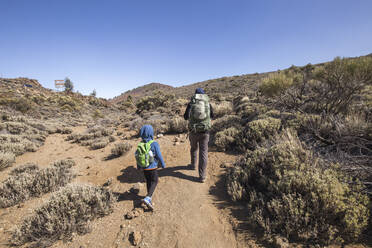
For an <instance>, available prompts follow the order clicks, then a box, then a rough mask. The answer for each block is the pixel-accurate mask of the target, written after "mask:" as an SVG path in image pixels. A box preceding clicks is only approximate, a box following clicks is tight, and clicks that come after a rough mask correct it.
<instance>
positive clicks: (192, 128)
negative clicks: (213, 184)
mask: <svg viewBox="0 0 372 248" xmlns="http://www.w3.org/2000/svg"><path fill="white" fill-rule="evenodd" d="M183 117H184V118H185V120H189V125H188V126H189V138H190V145H191V151H190V154H191V164H190V165H189V168H190V169H191V170H195V168H196V161H197V157H198V149H199V164H198V168H199V180H200V182H201V183H204V182H205V180H206V177H207V163H208V142H209V130H210V128H211V119H212V118H213V109H212V106H211V105H210V103H209V97H208V96H207V95H206V94H205V92H204V90H203V89H202V88H197V89H196V90H195V95H194V96H192V97H191V100H190V102H189V104H188V105H187V108H186V111H185V114H184V115H183Z"/></svg>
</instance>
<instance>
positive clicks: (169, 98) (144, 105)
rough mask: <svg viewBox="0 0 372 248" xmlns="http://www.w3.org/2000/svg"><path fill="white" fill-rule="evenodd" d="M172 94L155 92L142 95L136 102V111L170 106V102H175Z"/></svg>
mask: <svg viewBox="0 0 372 248" xmlns="http://www.w3.org/2000/svg"><path fill="white" fill-rule="evenodd" d="M174 98H175V96H174V95H168V94H164V93H162V92H155V94H154V95H152V96H146V97H143V98H142V99H141V100H140V101H139V102H138V103H137V104H136V107H137V113H141V112H143V111H150V110H154V109H157V108H159V107H171V103H172V102H175V99H174Z"/></svg>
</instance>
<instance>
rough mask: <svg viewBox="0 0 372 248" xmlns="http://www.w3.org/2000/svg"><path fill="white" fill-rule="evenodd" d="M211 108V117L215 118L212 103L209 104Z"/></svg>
mask: <svg viewBox="0 0 372 248" xmlns="http://www.w3.org/2000/svg"><path fill="white" fill-rule="evenodd" d="M209 109H210V111H209V112H210V117H211V119H213V118H214V114H213V108H212V105H211V104H209Z"/></svg>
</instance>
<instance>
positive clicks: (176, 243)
mask: <svg viewBox="0 0 372 248" xmlns="http://www.w3.org/2000/svg"><path fill="white" fill-rule="evenodd" d="M65 137H66V135H60V134H55V135H51V136H49V137H48V138H47V140H46V142H45V144H44V146H42V147H41V148H40V149H39V150H38V151H37V152H35V153H27V154H24V155H22V156H20V157H18V158H17V160H16V165H14V166H17V165H21V164H25V163H27V162H35V163H37V164H38V165H40V166H42V167H43V166H47V165H49V164H50V163H51V162H53V161H55V160H58V159H64V158H67V157H70V158H72V159H74V160H75V162H76V164H77V165H76V166H75V167H74V169H75V171H76V174H78V176H77V177H76V179H75V180H74V182H78V183H91V184H95V185H102V184H103V183H105V182H106V181H107V180H108V179H110V178H111V179H112V184H111V185H110V186H109V188H110V189H111V190H113V191H114V192H116V193H117V194H118V196H119V199H118V202H117V203H116V204H115V207H114V211H113V213H112V214H110V215H109V216H106V217H104V218H101V219H98V220H96V221H94V222H93V223H92V224H91V232H90V233H88V234H86V235H83V236H75V237H73V239H72V240H71V241H69V242H62V241H58V242H57V243H55V244H54V245H53V246H52V247H77V248H79V247H129V246H131V242H130V239H131V235H130V234H131V233H132V232H136V233H139V234H140V236H141V238H140V242H139V244H138V247H214V248H217V247H245V245H244V244H243V242H239V241H237V238H236V235H235V233H234V231H233V227H232V225H231V223H230V221H229V217H228V214H227V210H223V209H222V210H221V209H219V208H218V206H217V204H216V202H217V199H216V196H215V194H211V193H210V192H211V189H213V191H214V192H215V193H217V194H219V195H223V194H224V190H225V189H224V188H223V186H216V185H215V183H216V182H217V180H218V177H219V175H220V174H221V173H222V170H223V169H222V168H220V165H221V163H222V162H230V161H234V159H235V158H234V156H232V155H227V154H224V153H220V152H212V151H211V152H210V153H209V163H208V180H207V182H206V183H204V184H201V183H199V182H197V178H198V177H197V171H190V170H187V169H186V167H185V166H186V165H187V164H188V163H189V143H188V140H186V137H183V138H181V142H180V143H178V144H177V145H174V142H173V139H174V136H164V137H162V138H160V139H157V141H158V142H159V144H160V147H161V151H162V154H163V157H164V159H165V162H166V165H167V168H166V169H163V170H159V175H160V179H159V184H158V187H157V188H156V191H155V193H154V197H153V202H154V205H155V211H154V212H147V211H143V209H142V208H141V207H140V199H141V198H142V197H143V196H144V195H145V194H146V189H145V184H144V178H143V175H142V172H140V171H138V170H137V169H135V160H134V156H133V154H134V150H135V147H136V144H137V142H138V141H139V140H130V141H129V142H130V143H131V144H132V145H133V148H132V150H131V151H130V152H129V153H128V154H126V155H125V156H122V157H119V158H115V159H112V160H107V161H105V160H104V158H105V157H106V156H108V155H109V154H110V150H111V148H112V146H113V144H111V145H110V146H107V147H105V148H104V149H101V150H96V151H91V150H88V149H87V148H86V147H82V146H79V145H77V144H71V143H69V142H67V141H64V138H65ZM117 142H119V141H117ZM117 142H115V143H117ZM14 166H13V168H14ZM9 171H10V169H8V170H6V171H4V173H2V174H1V175H0V180H1V181H2V180H4V178H6V176H7V173H8V172H9ZM47 197H48V195H46V196H44V197H43V199H41V198H39V199H31V200H29V201H27V202H25V203H24V204H20V205H19V206H14V207H11V208H8V209H5V210H0V211H1V212H0V236H1V238H0V247H6V245H5V242H6V239H7V238H9V232H8V231H9V230H10V229H11V228H12V227H13V226H14V225H15V224H18V223H20V222H21V220H22V218H23V217H24V216H26V215H27V214H28V213H30V211H31V209H34V208H36V207H37V206H38V205H39V204H41V203H42V201H43V200H44V199H47ZM133 210H134V211H133ZM132 212H134V214H135V215H138V216H136V217H135V218H132V219H125V217H124V216H125V215H126V214H128V213H132Z"/></svg>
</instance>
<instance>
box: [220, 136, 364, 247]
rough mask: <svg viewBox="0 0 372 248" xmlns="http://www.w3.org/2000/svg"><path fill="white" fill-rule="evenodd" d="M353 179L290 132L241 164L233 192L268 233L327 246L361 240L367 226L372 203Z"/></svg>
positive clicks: (232, 176)
mask: <svg viewBox="0 0 372 248" xmlns="http://www.w3.org/2000/svg"><path fill="white" fill-rule="evenodd" d="M350 181H351V179H350V178H348V177H347V176H345V175H342V174H341V173H340V172H338V170H336V168H335V166H328V165H327V164H326V163H325V162H324V161H323V160H321V159H319V158H317V157H315V156H314V155H313V154H312V153H311V152H310V151H308V150H306V149H305V148H304V147H303V145H302V144H301V142H300V141H299V139H298V138H297V136H296V135H294V134H292V133H291V132H289V131H286V132H285V133H284V134H283V135H282V136H279V137H276V139H275V140H273V141H272V145H271V146H269V147H261V148H259V149H257V150H255V151H253V152H252V151H249V152H247V154H246V155H245V157H244V158H242V159H241V160H239V161H237V163H236V164H235V167H233V168H232V170H231V171H230V172H229V174H228V179H227V188H228V193H229V194H230V196H231V197H232V199H233V200H235V201H237V200H244V201H246V202H247V216H248V218H249V220H250V221H251V222H252V223H255V224H256V225H257V227H259V228H261V229H262V230H263V231H264V232H265V233H267V234H281V235H284V236H286V237H287V238H289V239H290V240H291V241H303V242H312V243H318V244H322V245H324V244H330V243H343V242H352V241H355V240H357V239H358V237H359V236H360V234H361V233H362V232H363V230H364V229H365V228H366V227H367V224H368V215H369V210H368V207H367V206H368V203H369V199H368V197H367V196H366V195H364V194H362V193H361V185H360V183H358V182H357V181H356V182H354V183H353V184H348V182H350Z"/></svg>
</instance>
